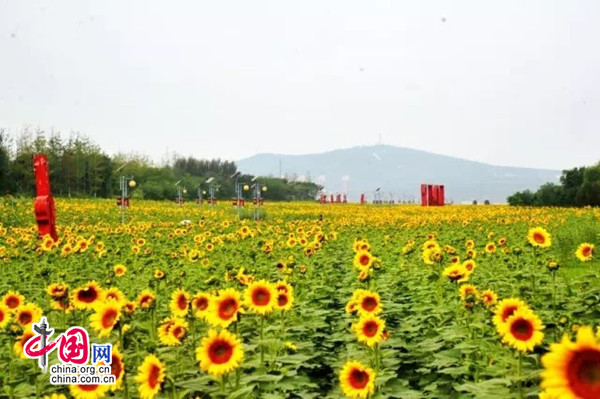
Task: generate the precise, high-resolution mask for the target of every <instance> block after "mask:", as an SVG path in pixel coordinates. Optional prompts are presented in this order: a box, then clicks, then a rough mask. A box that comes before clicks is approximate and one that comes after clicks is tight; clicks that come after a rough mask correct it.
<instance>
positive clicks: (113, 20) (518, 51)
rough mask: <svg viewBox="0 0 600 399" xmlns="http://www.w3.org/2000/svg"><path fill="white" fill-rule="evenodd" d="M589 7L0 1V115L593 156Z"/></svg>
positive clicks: (599, 64) (214, 142) (557, 158)
mask: <svg viewBox="0 0 600 399" xmlns="http://www.w3.org/2000/svg"><path fill="white" fill-rule="evenodd" d="M599 17H600V2H598V1H597V0H589V1H574V0H569V1H565V0H561V1H549V0H540V1H522V0H515V1H512V0H511V1H507V0H502V1H481V0H474V1H459V0H453V1H448V0H440V1H372V0H369V1H367V0H365V1H360V2H359V1H350V0H340V1H323V0H319V1H309V0H302V1H294V2H291V1H284V0H274V1H257V0H252V1H250V0H242V1H223V0H218V1H217V0H213V1H185V2H184V1H150V0H144V1H123V0H119V1H100V0H98V1H95V2H89V1H83V0H74V1H52V2H50V1H24V0H0V127H5V128H9V129H10V131H12V132H15V131H19V130H20V129H21V128H22V127H23V126H28V125H29V126H34V127H37V126H39V127H41V128H44V129H47V130H50V129H55V130H60V131H63V132H69V131H71V130H73V131H79V132H82V133H84V134H86V135H88V136H89V137H91V138H92V139H93V140H94V141H96V142H97V143H98V144H100V145H101V146H102V147H103V148H104V149H105V150H106V151H107V152H109V153H115V152H131V151H135V152H137V153H141V154H147V155H149V156H151V157H152V158H154V159H156V160H160V159H161V158H163V157H164V155H165V154H166V152H167V150H169V151H170V152H177V153H180V154H182V155H194V156H197V157H222V158H226V159H233V160H237V159H240V158H244V157H247V156H251V155H253V154H255V153H257V152H275V153H288V154H303V153H313V152H322V151H327V150H332V149H337V148H346V147H352V146H357V145H371V144H377V143H378V142H379V140H381V142H382V143H384V144H392V145H397V146H403V147H411V148H417V149H422V150H428V151H432V152H436V153H441V154H447V155H452V156H457V157H462V158H467V159H472V160H478V161H483V162H488V163H492V164H498V165H510V166H530V167H544V168H557V169H560V168H567V167H573V166H577V165H583V164H592V163H595V162H597V161H598V160H600V151H598V150H599V148H600V51H598V48H599V42H598V39H599V38H600V19H599ZM380 137H381V138H380Z"/></svg>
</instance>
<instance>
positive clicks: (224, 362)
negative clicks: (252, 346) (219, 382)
mask: <svg viewBox="0 0 600 399" xmlns="http://www.w3.org/2000/svg"><path fill="white" fill-rule="evenodd" d="M243 359H244V349H243V346H242V341H241V340H240V339H239V338H237V337H236V336H235V335H234V334H231V333H230V332H229V331H227V330H221V331H220V332H219V333H217V331H216V330H213V329H210V330H209V331H208V337H205V338H203V339H202V344H201V346H199V347H198V348H197V349H196V360H198V362H199V363H200V369H201V370H203V371H206V372H207V373H208V374H210V375H215V376H220V375H223V374H227V373H229V372H231V371H233V370H235V369H236V368H238V367H239V366H240V364H241V363H242V361H243Z"/></svg>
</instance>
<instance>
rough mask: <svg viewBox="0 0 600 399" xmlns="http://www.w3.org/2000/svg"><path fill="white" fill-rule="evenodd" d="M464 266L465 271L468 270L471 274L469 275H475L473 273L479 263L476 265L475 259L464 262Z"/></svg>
mask: <svg viewBox="0 0 600 399" xmlns="http://www.w3.org/2000/svg"><path fill="white" fill-rule="evenodd" d="M462 265H463V266H464V268H465V269H467V272H469V274H471V273H473V271H474V270H475V268H476V267H477V263H475V261H474V260H473V259H467V260H466V261H464V262H463V264H462Z"/></svg>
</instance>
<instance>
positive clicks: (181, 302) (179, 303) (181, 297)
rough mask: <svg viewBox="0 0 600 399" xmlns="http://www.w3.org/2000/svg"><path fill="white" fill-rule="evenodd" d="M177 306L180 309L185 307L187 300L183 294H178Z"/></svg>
mask: <svg viewBox="0 0 600 399" xmlns="http://www.w3.org/2000/svg"><path fill="white" fill-rule="evenodd" d="M177 307H178V308H179V309H181V310H185V309H187V300H186V299H185V295H179V298H177Z"/></svg>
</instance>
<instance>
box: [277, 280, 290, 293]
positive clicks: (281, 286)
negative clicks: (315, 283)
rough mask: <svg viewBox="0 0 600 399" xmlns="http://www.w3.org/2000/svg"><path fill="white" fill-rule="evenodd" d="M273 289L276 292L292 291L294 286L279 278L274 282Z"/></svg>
mask: <svg viewBox="0 0 600 399" xmlns="http://www.w3.org/2000/svg"><path fill="white" fill-rule="evenodd" d="M275 289H276V290H277V291H278V292H279V291H283V292H289V293H292V292H293V291H294V287H292V286H291V285H290V284H289V283H288V282H287V281H283V280H280V281H278V282H277V283H275Z"/></svg>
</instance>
